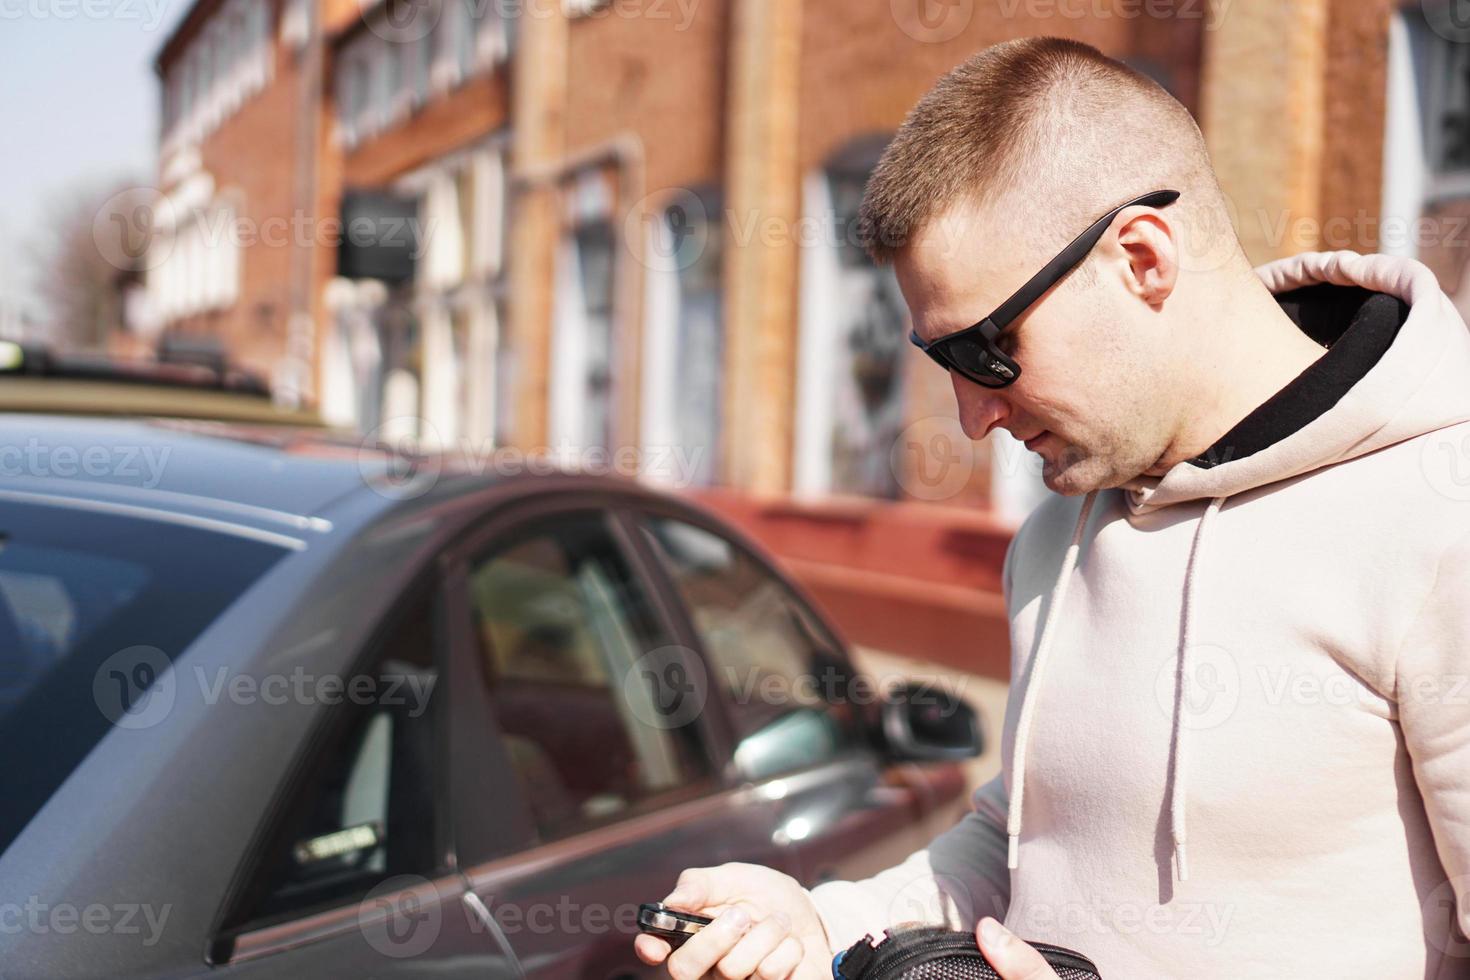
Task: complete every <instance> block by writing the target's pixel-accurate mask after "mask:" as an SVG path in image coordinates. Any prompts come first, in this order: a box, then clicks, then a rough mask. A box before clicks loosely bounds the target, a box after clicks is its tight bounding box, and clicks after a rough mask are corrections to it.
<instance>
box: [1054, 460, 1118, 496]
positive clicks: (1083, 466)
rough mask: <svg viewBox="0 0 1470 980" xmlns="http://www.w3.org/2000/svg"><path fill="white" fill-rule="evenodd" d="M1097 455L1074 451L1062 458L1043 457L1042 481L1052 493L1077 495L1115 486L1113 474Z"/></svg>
mask: <svg viewBox="0 0 1470 980" xmlns="http://www.w3.org/2000/svg"><path fill="white" fill-rule="evenodd" d="M1100 463H1101V461H1100V460H1098V459H1096V458H1095V457H1088V456H1081V455H1079V454H1076V453H1072V454H1070V455H1067V456H1063V458H1061V459H1049V458H1047V457H1045V456H1043V457H1042V466H1041V482H1042V483H1044V484H1046V488H1047V489H1048V490H1050V491H1051V492H1052V493H1059V494H1061V495H1062V496H1064V497H1075V496H1078V495H1080V494H1084V493H1091V492H1092V491H1094V490H1102V489H1104V488H1106V487H1109V486H1113V485H1114V483H1113V481H1111V480H1110V479H1109V478H1110V477H1111V476H1112V474H1111V473H1110V472H1107V470H1106V467H1104V466H1101V465H1099V464H1100Z"/></svg>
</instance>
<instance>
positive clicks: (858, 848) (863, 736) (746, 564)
mask: <svg viewBox="0 0 1470 980" xmlns="http://www.w3.org/2000/svg"><path fill="white" fill-rule="evenodd" d="M631 519H632V520H633V521H634V522H635V523H636V525H637V527H638V532H639V535H640V537H641V539H642V542H643V543H644V545H645V546H646V547H647V548H648V549H649V550H650V551H651V552H652V553H653V554H654V555H655V556H656V561H657V564H658V565H659V567H660V568H661V570H662V572H663V573H664V574H665V575H666V576H667V578H668V580H669V583H670V586H669V587H670V588H671V589H672V591H674V592H676V593H677V594H678V595H679V596H680V598H681V599H682V600H683V608H684V609H685V610H686V611H687V614H688V616H689V618H690V621H691V623H690V624H691V628H692V630H693V632H694V633H695V635H696V636H697V642H698V644H699V645H700V648H701V650H702V652H703V653H704V654H705V656H706V658H707V659H708V661H709V662H710V664H711V666H712V669H713V671H714V673H715V675H716V676H715V677H714V678H713V680H712V683H711V688H712V689H713V690H715V691H716V692H718V693H719V694H720V695H721V696H722V697H723V699H724V700H725V701H726V702H727V703H728V704H729V713H730V716H731V719H732V727H733V738H734V742H735V744H734V749H733V753H732V756H733V759H734V762H735V765H736V768H737V770H738V772H739V774H740V778H742V779H745V780H747V781H749V782H750V783H751V784H752V785H754V786H756V787H757V788H759V789H760V790H761V791H762V793H763V794H764V795H766V796H768V797H771V798H773V799H776V800H777V801H778V802H777V809H778V820H779V821H780V826H781V837H782V839H786V840H790V841H791V842H792V844H793V846H794V847H795V849H796V853H797V858H798V867H799V869H800V875H799V876H800V877H801V878H802V880H803V881H804V882H805V883H807V884H814V883H817V882H820V881H825V880H828V879H830V878H842V879H849V880H851V879H854V878H862V877H866V876H868V875H871V874H873V873H874V872H876V871H879V870H882V869H884V868H887V867H891V866H893V865H894V864H897V863H898V862H899V861H901V860H902V859H903V858H904V857H906V856H907V855H909V854H910V853H912V852H913V851H915V850H917V849H919V848H921V847H924V846H926V845H927V844H928V842H929V840H930V839H931V838H932V837H933V836H934V835H935V834H937V833H938V832H939V831H941V830H943V829H944V828H945V827H946V826H947V825H948V824H949V823H951V822H953V820H954V818H955V816H956V815H957V814H958V812H959V806H958V803H959V802H961V801H960V800H959V797H960V795H961V791H962V783H961V782H960V781H959V779H958V777H957V770H956V768H955V767H954V766H953V765H949V764H940V765H913V764H905V765H889V764H887V763H886V762H885V760H884V758H883V755H882V751H881V747H880V745H879V744H878V740H877V739H876V738H875V733H876V730H877V727H878V726H877V724H876V716H877V710H878V705H877V700H878V696H879V691H878V690H877V684H876V681H875V679H874V678H871V677H866V676H863V675H860V674H858V673H857V672H856V670H855V669H854V667H853V665H852V662H851V660H850V658H849V657H848V655H847V653H846V650H845V647H844V645H843V643H842V642H841V640H840V638H838V636H837V635H836V634H835V632H834V631H833V630H832V629H831V627H830V626H828V625H827V624H826V623H825V621H824V620H823V619H822V617H821V616H820V615H819V614H818V613H817V612H816V610H815V609H814V608H813V607H812V605H811V603H810V602H809V601H808V600H807V599H805V598H804V597H803V596H802V595H801V594H800V593H799V591H798V590H797V588H796V587H795V586H794V585H793V584H792V583H791V582H790V581H789V580H787V579H786V578H785V577H784V576H783V575H781V574H780V573H779V572H778V571H777V570H776V569H775V568H774V567H772V566H771V565H770V564H769V563H768V562H766V561H765V560H764V559H763V558H761V556H759V555H758V554H757V553H756V552H755V551H754V550H753V549H751V548H749V547H747V546H746V545H745V544H743V543H742V542H740V541H739V540H738V539H737V538H736V537H735V536H733V535H731V534H729V533H728V532H726V531H724V530H722V529H720V528H719V527H718V526H717V525H716V524H715V523H714V522H709V521H706V520H702V519H701V517H700V516H699V515H698V514H695V513H690V512H686V511H681V510H679V509H667V510H659V509H653V508H645V509H643V510H642V511H640V512H638V513H637V514H635V515H633V516H632V517H631Z"/></svg>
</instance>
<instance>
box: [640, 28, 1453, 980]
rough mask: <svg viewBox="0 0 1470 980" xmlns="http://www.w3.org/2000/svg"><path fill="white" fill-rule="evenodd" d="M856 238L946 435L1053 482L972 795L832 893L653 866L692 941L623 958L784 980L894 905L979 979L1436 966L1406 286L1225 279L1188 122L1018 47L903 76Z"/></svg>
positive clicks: (1011, 590) (1377, 971) (760, 877)
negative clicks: (669, 877) (965, 951)
mask: <svg viewBox="0 0 1470 980" xmlns="http://www.w3.org/2000/svg"><path fill="white" fill-rule="evenodd" d="M1165 192H1171V193H1165ZM1172 192H1177V194H1175V193H1172ZM863 216H864V221H865V224H866V228H867V230H868V232H869V233H870V241H871V243H872V244H871V248H872V250H873V253H874V255H875V257H877V258H878V259H880V260H883V259H890V258H891V259H893V260H894V262H895V264H896V271H897V273H898V279H899V283H900V285H901V286H902V288H903V293H904V297H905V299H906V301H907V303H908V306H909V309H910V312H911V314H912V319H913V327H914V331H915V338H914V340H915V342H916V343H918V344H919V345H920V346H922V347H924V348H925V349H926V350H927V351H928V352H929V353H930V355H931V356H933V357H934V358H935V360H937V361H938V362H939V363H940V364H941V365H943V366H944V367H945V368H946V369H947V370H949V372H950V377H951V380H952V382H953V386H954V392H955V399H956V401H957V404H958V409H959V417H960V421H961V423H962V425H963V426H964V429H965V432H966V433H967V434H968V435H969V436H970V437H971V438H974V439H980V438H982V437H984V436H985V434H986V433H988V432H990V431H991V430H992V429H994V428H996V427H997V426H999V427H1001V428H1004V429H1007V430H1009V431H1010V432H1011V433H1012V434H1014V435H1015V436H1016V437H1018V438H1020V439H1022V440H1024V441H1025V442H1026V445H1027V446H1028V448H1030V449H1032V450H1033V451H1035V452H1037V453H1038V454H1040V456H1041V458H1042V460H1043V462H1044V470H1043V473H1044V478H1045V481H1046V483H1047V485H1048V486H1049V487H1050V488H1051V489H1052V490H1055V491H1057V493H1058V494H1060V496H1056V497H1053V498H1051V499H1049V500H1048V501H1047V502H1046V503H1045V504H1043V505H1042V506H1041V507H1040V508H1039V509H1038V510H1037V511H1036V512H1035V513H1034V514H1033V515H1032V516H1031V518H1030V519H1029V520H1027V521H1026V523H1025V524H1024V525H1023V526H1022V528H1021V529H1020V531H1019V532H1018V533H1017V535H1016V538H1015V541H1014V542H1013V544H1012V546H1011V548H1010V551H1009V553H1008V555H1007V559H1006V568H1005V575H1004V581H1005V593H1006V604H1007V609H1008V613H1009V616H1010V622H1011V641H1012V656H1011V676H1012V678H1013V684H1014V687H1013V690H1014V692H1015V694H1016V696H1015V697H1012V698H1011V699H1010V701H1009V705H1008V708H1007V710H1006V716H1005V723H1004V729H1003V737H1002V752H1003V772H1002V774H1001V776H1000V777H998V778H997V779H995V780H994V781H992V782H991V783H989V784H987V785H985V786H982V787H981V788H979V789H978V790H977V791H976V792H975V794H974V796H973V809H972V811H971V812H969V813H967V814H966V815H965V816H964V817H963V819H962V820H961V821H960V822H959V823H958V824H956V825H955V827H953V828H952V829H950V830H949V831H947V832H945V833H944V834H942V835H940V836H939V837H938V838H937V839H935V840H934V841H933V842H932V844H931V846H930V847H928V848H927V849H925V850H923V851H920V852H918V853H916V854H914V855H912V856H911V857H910V858H908V859H907V860H906V861H905V862H903V863H902V864H901V865H899V866H898V867H896V868H891V869H889V870H887V871H884V872H882V873H880V874H879V875H877V876H875V877H873V878H870V879H868V880H866V881H860V882H831V883H827V884H824V885H821V886H819V887H817V888H815V889H813V890H812V891H810V892H807V891H805V890H803V889H801V888H800V887H799V886H797V885H796V883H795V882H794V881H792V880H791V879H789V878H786V877H785V876H782V875H779V874H777V873H776V872H774V871H771V870H769V869H764V868H758V867H755V866H751V865H725V866H722V867H719V868H700V869H691V870H690V871H687V872H685V874H684V875H683V876H681V878H680V879H679V883H678V886H677V887H676V889H675V891H674V893H673V894H671V895H670V896H669V897H668V899H667V901H668V903H669V904H671V905H674V906H677V907H686V908H692V909H701V908H704V909H713V910H714V911H715V912H716V913H718V914H717V917H716V920H715V922H714V924H712V925H711V926H710V927H709V928H708V929H706V930H705V931H704V932H703V933H701V934H700V935H699V936H696V937H695V938H693V939H692V940H691V941H690V942H688V943H687V944H686V945H685V946H684V947H682V948H681V949H680V950H679V951H677V952H676V953H674V954H673V955H671V956H669V955H668V947H667V946H666V945H664V944H663V943H662V942H660V941H658V940H655V939H653V938H651V937H640V938H639V940H638V948H639V952H640V954H641V955H643V956H644V958H645V959H646V960H648V961H649V962H661V961H663V960H664V958H665V957H666V956H667V963H668V970H669V973H670V974H671V975H672V976H674V977H676V978H680V980H685V978H692V977H697V976H702V975H704V973H705V972H706V971H708V972H709V973H710V974H711V975H713V976H718V977H745V976H761V977H786V976H794V977H798V978H802V980H818V978H826V977H828V976H830V959H831V955H832V952H833V951H834V950H837V949H841V948H843V947H845V946H847V945H848V944H850V943H852V942H853V941H854V940H856V939H858V938H860V937H861V936H862V935H863V934H864V933H866V932H871V933H873V934H874V935H880V936H881V933H882V930H883V929H884V928H885V927H887V926H890V925H893V924H895V923H896V922H898V921H902V920H905V919H915V918H919V919H927V920H929V921H933V922H944V923H947V924H949V925H950V926H952V927H955V928H966V929H968V928H976V931H977V941H978V943H979V945H980V948H981V949H982V950H983V951H984V952H985V954H986V955H987V957H989V958H990V959H991V960H992V961H993V963H994V964H995V965H996V967H997V969H998V971H999V972H1000V973H1001V975H1002V976H1004V977H1006V978H1008V980H1016V978H1028V980H1030V978H1038V977H1050V976H1055V974H1054V973H1052V971H1051V970H1050V969H1048V968H1047V967H1046V966H1045V964H1044V963H1043V962H1042V961H1041V959H1040V957H1039V954H1037V953H1036V951H1035V950H1034V949H1032V948H1031V947H1030V946H1029V945H1028V944H1027V943H1026V942H1024V941H1023V940H1041V941H1046V942H1051V943H1055V944H1058V945H1062V946H1068V947H1071V948H1073V949H1076V950H1078V951H1080V952H1082V953H1084V954H1086V955H1088V956H1089V957H1091V958H1092V959H1093V960H1094V961H1095V962H1096V963H1097V964H1098V966H1099V968H1100V969H1101V972H1102V974H1103V975H1104V976H1106V977H1110V978H1123V980H1140V978H1152V977H1159V978H1179V977H1190V978H1211V977H1220V978H1224V977H1232V978H1234V977H1291V978H1297V977H1350V976H1351V977H1373V978H1375V980H1382V978H1396V980H1423V978H1427V977H1435V978H1446V977H1465V976H1470V958H1467V956H1470V947H1467V944H1466V943H1465V940H1464V938H1463V936H1462V935H1461V933H1462V932H1463V930H1464V929H1465V927H1466V926H1467V924H1470V904H1467V894H1466V890H1467V882H1470V877H1467V875H1470V684H1467V678H1470V658H1467V656H1466V649H1465V639H1466V637H1467V636H1470V478H1467V476H1470V456H1466V454H1465V452H1464V450H1465V449H1466V447H1470V424H1467V420H1470V331H1467V329H1466V326H1465V324H1464V322H1463V321H1462V320H1461V319H1460V317H1459V316H1458V314H1457V313H1456V312H1455V310H1454V308H1453V306H1452V305H1451V304H1450V302H1449V300H1448V299H1447V298H1446V297H1445V295H1444V294H1443V293H1442V292H1441V291H1440V289H1439V287H1438V285H1437V284H1436V282H1435V280H1434V277H1433V276H1432V275H1431V274H1430V272H1429V271H1428V270H1427V269H1426V268H1425V267H1424V266H1422V265H1420V264H1418V263H1416V262H1412V261H1409V260H1403V259H1393V258H1388V257H1386V256H1361V255H1357V254H1355V253H1351V252H1335V253H1313V254H1307V255H1299V256H1296V257H1294V258H1291V259H1286V260H1283V261H1279V262H1273V263H1271V264H1269V265H1266V266H1263V267H1262V268H1261V269H1259V270H1255V271H1253V270H1252V269H1251V268H1250V265H1249V263H1248V262H1247V260H1246V258H1245V256H1244V255H1243V253H1242V252H1241V250H1240V246H1239V243H1238V241H1237V240H1236V239H1235V237H1234V235H1233V233H1232V232H1231V231H1230V230H1229V223H1228V218H1229V208H1228V204H1227V201H1226V199H1225V197H1224V195H1223V194H1222V193H1221V191H1220V189H1219V186H1218V185H1217V183H1216V180H1215V177H1214V175H1213V171H1212V169H1211V166H1210V163H1209V158H1208V155H1207V153H1206V150H1205V145H1204V142H1203V140H1202V138H1201V136H1200V133H1199V131H1198V129H1197V128H1196V127H1195V125H1194V123H1193V122H1192V120H1191V119H1190V117H1189V115H1188V113H1187V112H1186V111H1185V110H1184V109H1183V108H1182V107H1181V106H1180V105H1179V104H1178V103H1177V102H1176V101H1174V100H1173V99H1172V98H1170V97H1169V96H1168V95H1167V94H1166V93H1164V92H1163V91H1162V90H1161V89H1160V88H1159V87H1158V86H1156V85H1155V84H1153V83H1152V82H1150V81H1148V80H1146V79H1144V78H1143V77H1141V76H1139V75H1138V74H1136V73H1134V72H1132V71H1131V70H1129V69H1127V68H1125V67H1124V66H1122V65H1120V64H1118V63H1117V62H1114V61H1112V60H1110V59H1108V58H1105V57H1104V56H1102V55H1101V54H1099V53H1098V52H1097V51H1095V50H1093V49H1092V48H1089V47H1087V46H1085V45H1082V44H1078V43H1075V42H1071V41H1064V40H1058V39H1051V38H1032V39H1026V40H1021V41H1015V42H1010V43H1006V44H1002V45H998V46H996V47H993V48H990V49H988V50H986V51H984V52H982V53H981V54H979V55H978V56H976V57H975V58H973V59H972V60H971V61H969V62H968V63H966V64H965V65H963V66H961V67H960V68H958V69H956V70H955V71H954V72H952V73H951V74H950V75H948V76H947V77H945V78H944V79H942V80H941V81H940V82H939V83H938V84H937V85H936V86H935V88H934V89H933V90H932V91H931V92H929V93H928V94H927V95H926V96H925V97H924V99H923V100H922V101H921V102H920V103H919V104H918V106H916V107H915V109H914V110H913V112H912V113H911V114H910V116H909V118H908V119H907V120H906V121H905V123H904V125H903V127H902V128H901V129H900V130H899V132H898V134H897V136H896V138H895V139H894V141H893V143H892V145H891V146H890V147H889V149H888V150H887V152H886V153H885V154H884V156H883V159H882V161H881V162H880V164H879V166H878V168H877V170H876V172H875V173H874V175H873V178H872V180H871V181H870V183H869V185H868V189H867V193H866V197H865V200H864V204H863ZM1089 227H1091V228H1092V234H1090V235H1084V236H1083V237H1082V238H1081V239H1077V237H1076V236H1078V235H1079V233H1082V232H1084V230H1086V229H1089ZM1069 242H1073V243H1074V245H1073V247H1072V248H1071V249H1070V250H1069V249H1068V247H1067V246H1068V243H1069ZM1033 277H1036V278H1034V279H1033ZM1028 287H1029V288H1028ZM1017 291H1020V295H1019V296H1018V297H1016V298H1015V299H1014V300H1013V301H1011V302H1007V300H1008V298H1011V297H1012V296H1013V294H1015V293H1017ZM992 311H995V312H994V313H993V314H992ZM987 314H991V315H990V317H989V318H988V322H981V323H980V324H979V325H978V326H976V327H974V328H973V329H967V328H971V325H972V324H976V322H977V320H980V318H984V317H987ZM961 331H965V332H963V333H961ZM1461 467H1464V468H1465V470H1466V472H1462V469H1461ZM997 920H1000V921H997ZM1001 922H1003V923H1004V926H1002V925H1001ZM1017 937H1020V938H1017Z"/></svg>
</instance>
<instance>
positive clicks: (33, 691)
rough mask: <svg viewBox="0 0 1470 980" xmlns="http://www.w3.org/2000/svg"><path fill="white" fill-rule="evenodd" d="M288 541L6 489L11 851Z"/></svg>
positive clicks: (1, 719) (2, 714)
mask: <svg viewBox="0 0 1470 980" xmlns="http://www.w3.org/2000/svg"><path fill="white" fill-rule="evenodd" d="M285 553H286V551H285V549H284V548H282V547H281V546H279V545H277V544H273V543H268V542H264V541H260V540H256V539H253V538H250V537H244V536H240V535H236V534H229V533H222V532H220V531H216V530H212V529H206V528H196V527H191V526H186V525H180V524H173V523H167V522H163V521H158V520H151V519H143V518H137V517H131V516H121V515H118V514H112V513H98V512H93V511H91V510H87V509H82V508H79V507H71V506H60V505H54V506H53V505H49V504H28V503H27V504H20V503H10V502H0V745H4V746H5V747H6V752H5V763H4V767H3V769H0V773H3V782H4V786H5V792H4V793H3V794H0V852H3V851H4V850H5V849H6V848H8V847H9V846H10V843H11V842H12V841H13V840H14V839H15V837H16V836H17V835H19V834H20V832H21V831H22V830H23V829H24V828H25V826H26V824H27V823H29V822H30V820H31V818H32V817H33V816H34V815H35V814H36V812H37V811H38V810H40V808H41V807H42V806H43V805H44V804H45V802H46V800H47V799H49V798H50V797H51V794H52V793H54V792H55V791H56V788H57V787H58V786H60V785H61V783H62V782H63V781H64V780H65V779H66V777H67V776H68V775H70V774H71V772H72V770H74V769H75V768H76V767H77V765H78V764H79V763H80V762H81V761H82V759H83V758H85V757H86V755H87V753H88V752H90V751H91V750H92V748H93V747H94V746H95V745H96V744H97V743H98V742H99V741H100V740H101V739H102V737H103V736H104V735H105V734H107V732H108V731H109V730H110V728H111V727H112V726H113V725H114V724H123V725H127V724H129V720H128V717H127V712H129V711H132V712H135V713H136V712H137V711H139V710H140V709H143V708H145V707H146V704H147V698H148V697H149V696H150V693H151V691H152V689H153V685H154V683H155V682H156V681H157V680H158V678H159V676H160V674H161V673H162V672H164V671H167V670H168V668H169V665H170V664H171V663H172V660H173V658H174V657H176V656H177V655H178V654H179V653H180V652H182V651H183V649H184V648H185V647H187V646H188V645H189V644H190V643H191V642H192V641H193V640H194V638H195V637H196V636H198V635H199V633H200V632H202V631H203V630H204V628H205V627H206V626H208V625H209V623H210V622H211V621H212V620H214V619H215V618H217V617H218V616H219V614H220V613H221V612H222V611H223V610H224V609H225V608H226V607H227V606H229V604H230V603H231V602H233V601H234V600H235V599H236V598H237V597H238V596H239V595H240V594H241V593H242V592H244V591H245V589H246V588H247V587H248V586H249V585H250V584H251V583H252V582H254V581H255V580H256V579H258V578H259V577H260V575H261V574H263V573H264V572H265V570H266V569H268V568H269V567H270V566H271V565H272V564H273V563H274V562H276V561H277V560H278V559H279V558H280V557H281V556H282V555H284V554H285ZM135 717H136V714H135Z"/></svg>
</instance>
